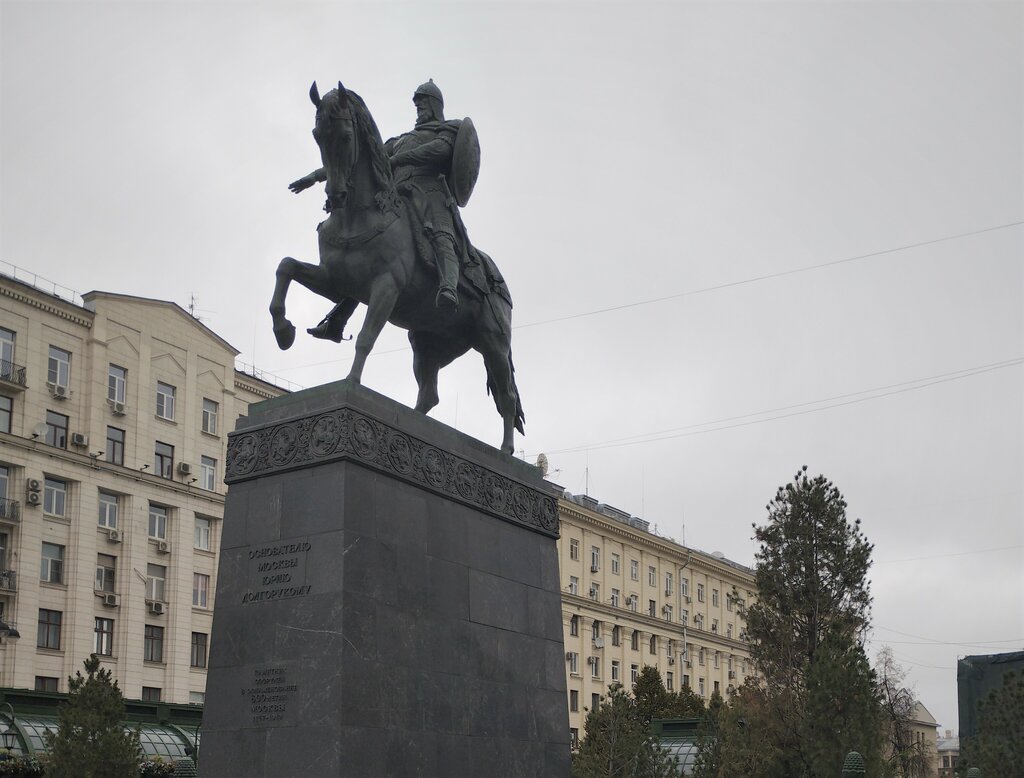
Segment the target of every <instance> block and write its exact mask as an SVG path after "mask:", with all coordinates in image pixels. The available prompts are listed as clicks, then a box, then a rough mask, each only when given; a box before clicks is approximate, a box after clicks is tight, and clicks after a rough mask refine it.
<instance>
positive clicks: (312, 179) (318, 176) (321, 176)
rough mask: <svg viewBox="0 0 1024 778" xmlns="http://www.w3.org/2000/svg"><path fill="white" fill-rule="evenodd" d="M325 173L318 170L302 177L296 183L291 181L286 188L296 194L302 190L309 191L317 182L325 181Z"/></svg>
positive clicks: (322, 170) (320, 169)
mask: <svg viewBox="0 0 1024 778" xmlns="http://www.w3.org/2000/svg"><path fill="white" fill-rule="evenodd" d="M326 180H327V173H325V172H324V169H323V168H318V169H316V170H314V171H313V172H312V173H310V174H309V175H308V176H303V177H302V178H300V179H299V180H298V181H292V182H291V183H290V184H288V188H289V189H291V190H292V191H293V192H295V193H296V194H298V193H299V192H301V191H302V190H303V189H309V188H310V187H311V186H313V184H315V183H316V182H317V181H326Z"/></svg>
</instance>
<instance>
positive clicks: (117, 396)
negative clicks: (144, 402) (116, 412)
mask: <svg viewBox="0 0 1024 778" xmlns="http://www.w3.org/2000/svg"><path fill="white" fill-rule="evenodd" d="M127 382H128V371H127V370H125V369H124V368H123V367H118V366H117V365H110V366H109V367H108V368H107V399H108V400H110V402H112V403H123V402H124V388H125V386H126V384H127Z"/></svg>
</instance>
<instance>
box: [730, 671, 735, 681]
mask: <svg viewBox="0 0 1024 778" xmlns="http://www.w3.org/2000/svg"><path fill="white" fill-rule="evenodd" d="M735 678H736V671H735V670H730V671H729V680H730V681H732V680H734V679H735Z"/></svg>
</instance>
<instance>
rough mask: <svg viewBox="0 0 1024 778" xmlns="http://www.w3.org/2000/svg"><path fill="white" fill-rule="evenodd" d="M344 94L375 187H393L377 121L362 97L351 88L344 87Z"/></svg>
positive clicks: (389, 165) (389, 166) (379, 188)
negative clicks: (367, 160)
mask: <svg viewBox="0 0 1024 778" xmlns="http://www.w3.org/2000/svg"><path fill="white" fill-rule="evenodd" d="M331 91H337V90H331ZM345 94H346V96H347V97H348V101H349V109H350V111H351V113H352V118H353V120H354V121H355V124H356V127H357V131H358V132H359V140H360V142H361V144H362V146H363V147H364V148H365V149H366V151H367V153H368V154H369V155H370V166H371V168H372V169H373V177H374V181H375V183H376V185H377V189H378V190H381V189H384V190H390V189H392V188H393V187H394V183H393V181H392V178H391V163H390V162H389V161H388V155H387V154H385V153H384V141H383V140H381V137H380V130H378V129H377V122H375V121H374V120H373V116H372V115H371V114H370V109H369V108H367V107H366V103H365V102H363V98H361V97H360V96H359V95H358V94H356V93H355V92H353V91H352V90H351V89H346V90H345Z"/></svg>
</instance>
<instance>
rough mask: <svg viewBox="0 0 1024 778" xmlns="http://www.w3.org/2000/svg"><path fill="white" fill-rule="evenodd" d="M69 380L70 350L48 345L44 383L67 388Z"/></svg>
mask: <svg viewBox="0 0 1024 778" xmlns="http://www.w3.org/2000/svg"><path fill="white" fill-rule="evenodd" d="M70 381H71V352H70V351H65V350H64V349H62V348H57V347H56V346H50V358H49V360H48V361H47V364H46V383H48V384H53V385H54V386H63V387H64V388H65V389H67V388H68V386H69V385H70Z"/></svg>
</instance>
